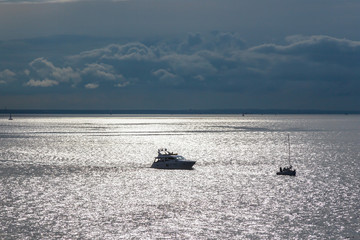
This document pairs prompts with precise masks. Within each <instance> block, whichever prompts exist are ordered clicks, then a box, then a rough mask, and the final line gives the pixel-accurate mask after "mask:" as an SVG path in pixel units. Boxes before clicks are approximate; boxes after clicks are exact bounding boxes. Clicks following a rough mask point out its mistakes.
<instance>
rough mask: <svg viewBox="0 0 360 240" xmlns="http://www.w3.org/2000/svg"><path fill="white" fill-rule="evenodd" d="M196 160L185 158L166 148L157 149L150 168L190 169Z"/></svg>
mask: <svg viewBox="0 0 360 240" xmlns="http://www.w3.org/2000/svg"><path fill="white" fill-rule="evenodd" d="M195 163H196V161H190V160H186V159H185V158H184V157H183V156H181V155H178V154H177V153H173V152H169V151H168V150H167V149H166V148H160V149H159V150H158V156H157V157H155V160H154V162H153V164H152V165H151V167H152V168H159V169H192V166H194V164H195Z"/></svg>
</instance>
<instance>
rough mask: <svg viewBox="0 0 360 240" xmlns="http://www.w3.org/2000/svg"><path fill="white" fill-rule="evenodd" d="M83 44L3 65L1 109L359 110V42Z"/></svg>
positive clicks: (200, 37) (212, 38)
mask: <svg viewBox="0 0 360 240" xmlns="http://www.w3.org/2000/svg"><path fill="white" fill-rule="evenodd" d="M44 41H45V40H44ZM48 42H50V41H48ZM113 42H115V41H113ZM45 43H47V42H46V41H45ZM2 44H8V43H6V42H3V43H2ZM14 44H15V43H14ZM19 44H20V43H19ZM21 44H22V45H24V44H28V45H30V46H31V47H33V46H34V43H30V42H26V43H24V42H22V43H21ZM84 45H85V47H84V46H83V47H79V48H78V49H81V50H80V51H76V50H75V49H73V50H72V51H68V52H67V51H66V49H68V48H65V47H64V50H62V49H61V48H60V49H59V46H58V47H56V48H55V49H51V50H47V51H43V52H42V50H41V47H39V49H40V50H39V51H37V52H32V53H30V52H28V53H27V55H25V56H23V57H22V60H18V59H17V58H14V59H12V60H11V59H10V60H9V58H8V59H7V60H4V59H0V61H2V63H3V64H2V65H1V66H2V69H0V93H1V96H0V100H1V102H2V104H3V106H4V107H5V106H7V107H10V108H11V107H13V108H43V109H44V108H55V109H249V108H257V109H295V110H304V109H318V110H324V111H327V110H344V111H360V105H359V103H360V68H359V66H360V42H359V41H352V40H348V39H339V38H334V37H330V36H323V35H318V36H300V35H296V36H289V37H287V38H286V39H285V40H284V41H283V43H281V44H274V43H271V44H261V45H256V46H253V45H251V43H247V42H245V41H244V40H242V38H241V36H239V35H237V34H236V33H224V32H212V33H209V34H199V33H190V34H188V35H187V36H186V37H185V38H183V39H172V40H163V39H162V40H152V41H136V42H130V41H127V42H121V43H110V42H108V43H106V44H95V46H96V47H92V48H90V47H89V46H90V45H86V44H84ZM45 46H46V44H45ZM48 46H49V47H50V48H53V47H54V46H55V44H53V45H51V44H49V45H48ZM60 47H62V46H60ZM11 54H12V55H13V52H12V53H11ZM12 55H11V56H12ZM3 56H5V57H6V53H4V54H3ZM5 57H3V58H5ZM19 61H20V63H19Z"/></svg>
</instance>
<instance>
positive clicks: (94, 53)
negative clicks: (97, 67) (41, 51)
mask: <svg viewBox="0 0 360 240" xmlns="http://www.w3.org/2000/svg"><path fill="white" fill-rule="evenodd" d="M154 57H155V54H154V53H153V51H152V49H150V48H149V47H147V46H146V45H144V44H142V43H139V42H134V43H128V44H124V45H119V44H110V45H108V46H106V47H104V48H99V49H94V50H91V51H85V52H82V53H80V54H79V55H74V56H72V57H70V59H75V60H76V59H102V60H106V59H107V60H138V61H140V60H149V59H153V58H154Z"/></svg>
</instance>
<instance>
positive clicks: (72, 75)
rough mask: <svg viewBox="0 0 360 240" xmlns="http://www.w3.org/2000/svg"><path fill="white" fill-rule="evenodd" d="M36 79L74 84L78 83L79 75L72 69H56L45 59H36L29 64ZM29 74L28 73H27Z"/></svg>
mask: <svg viewBox="0 0 360 240" xmlns="http://www.w3.org/2000/svg"><path fill="white" fill-rule="evenodd" d="M29 66H30V67H31V69H32V70H33V72H34V74H35V75H37V77H39V78H42V79H54V81H56V82H58V83H59V82H69V81H71V82H74V83H77V82H79V81H80V79H81V77H80V74H79V73H78V72H77V71H76V70H73V69H72V67H56V66H55V65H54V64H53V63H52V62H50V61H48V60H47V59H45V58H42V57H40V58H36V59H35V60H33V61H32V62H30V63H29ZM27 74H29V72H27Z"/></svg>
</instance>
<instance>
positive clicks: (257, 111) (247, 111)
mask: <svg viewBox="0 0 360 240" xmlns="http://www.w3.org/2000/svg"><path fill="white" fill-rule="evenodd" d="M9 113H12V114H106V115H111V114H179V115H181V114H219V115H221V114H240V115H242V114H244V115H246V114H345V115H346V114H360V111H343V110H333V111H330V110H286V109H285V110H283V109H282V110H277V109H269V110H264V109H208V110H207V109H189V110H66V109H64V110H51V109H43V110H40V109H1V110H0V114H9Z"/></svg>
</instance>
